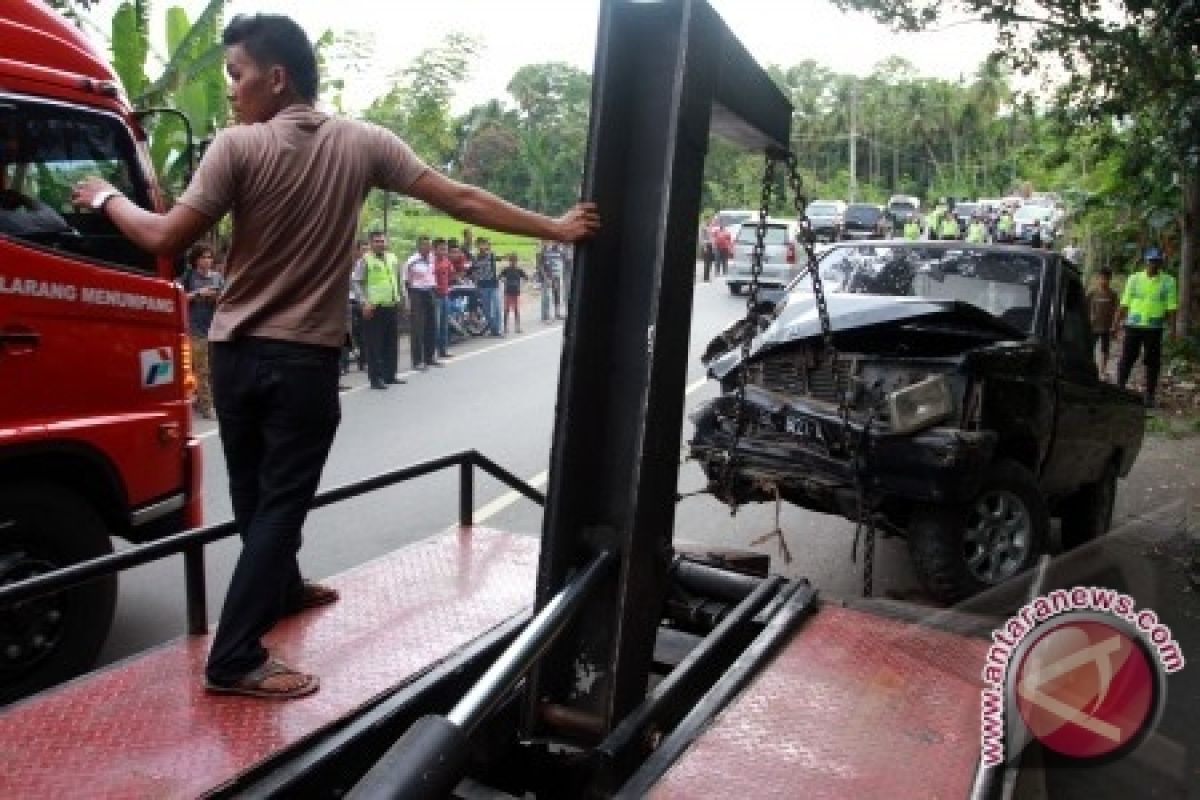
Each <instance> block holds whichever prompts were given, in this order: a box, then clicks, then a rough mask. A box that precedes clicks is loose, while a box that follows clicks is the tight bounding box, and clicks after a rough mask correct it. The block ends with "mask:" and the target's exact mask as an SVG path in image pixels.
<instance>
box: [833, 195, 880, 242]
mask: <svg viewBox="0 0 1200 800" xmlns="http://www.w3.org/2000/svg"><path fill="white" fill-rule="evenodd" d="M891 233H892V225H891V221H890V220H889V219H888V215H887V212H886V211H884V209H883V206H877V205H873V204H871V203H851V204H850V205H848V206H846V221H845V224H844V225H843V231H842V238H843V239H884V238H886V237H888V236H890V235H891Z"/></svg>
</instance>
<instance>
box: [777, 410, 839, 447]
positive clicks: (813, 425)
mask: <svg viewBox="0 0 1200 800" xmlns="http://www.w3.org/2000/svg"><path fill="white" fill-rule="evenodd" d="M780 427H782V429H783V432H784V433H787V434H791V435H792V436H795V437H796V438H798V439H802V440H804V441H806V442H810V443H812V444H815V445H818V446H820V447H821V448H822V449H828V443H827V442H826V441H825V431H824V429H823V428H822V427H821V423H819V422H817V421H816V420H815V419H811V418H809V417H802V416H800V415H798V414H787V415H785V416H784V417H783V422H782V423H781V426H780Z"/></svg>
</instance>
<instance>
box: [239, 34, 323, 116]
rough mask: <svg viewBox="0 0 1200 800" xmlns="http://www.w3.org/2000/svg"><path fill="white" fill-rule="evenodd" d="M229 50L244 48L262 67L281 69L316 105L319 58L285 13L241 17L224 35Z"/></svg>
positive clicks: (305, 37)
mask: <svg viewBox="0 0 1200 800" xmlns="http://www.w3.org/2000/svg"><path fill="white" fill-rule="evenodd" d="M221 44H223V45H224V46H225V47H233V46H234V45H241V46H242V47H243V48H245V50H246V54H247V55H249V56H250V58H252V59H254V61H255V62H257V63H258V64H260V65H262V66H280V67H283V68H284V69H285V70H287V75H288V80H289V81H290V82H291V84H292V87H293V88H294V89H295V90H296V92H297V93H298V94H299V95H300V96H301V97H303V98H304V99H305V100H306V101H308V102H309V103H313V102H316V99H317V84H318V83H319V78H318V75H317V55H316V53H315V52H314V51H313V46H312V42H310V41H309V40H308V35H307V34H305V33H304V29H303V28H301V27H300V26H299V25H297V24H296V21H295V20H293V19H292V18H291V17H285V16H283V15H282V14H254V15H247V14H238V15H237V16H236V17H234V18H233V19H231V20H230V21H229V24H228V25H226V26H225V32H224V33H223V34H222V35H221Z"/></svg>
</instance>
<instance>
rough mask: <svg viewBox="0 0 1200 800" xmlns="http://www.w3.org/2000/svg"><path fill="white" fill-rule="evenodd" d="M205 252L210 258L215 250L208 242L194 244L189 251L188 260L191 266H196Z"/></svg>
mask: <svg viewBox="0 0 1200 800" xmlns="http://www.w3.org/2000/svg"><path fill="white" fill-rule="evenodd" d="M205 253H207V254H208V257H209V258H212V257H213V256H214V255H215V251H214V250H213V249H212V248H211V247H209V246H208V245H206V244H194V245H192V249H191V250H189V251H188V255H187V262H188V266H189V267H194V266H196V262H197V261H199V260H200V259H202V258H204V255H205Z"/></svg>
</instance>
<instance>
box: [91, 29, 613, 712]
mask: <svg viewBox="0 0 1200 800" xmlns="http://www.w3.org/2000/svg"><path fill="white" fill-rule="evenodd" d="M223 44H224V46H225V60H226V70H227V72H228V74H229V78H230V93H229V94H230V104H231V106H232V108H233V110H234V113H235V115H236V116H237V119H238V121H239V122H240V123H241V124H240V125H237V126H235V127H233V128H230V129H227V130H224V131H221V132H220V133H219V134H218V135H217V137H216V138H215V139H214V140H213V143H212V145H211V147H210V148H209V149H208V152H207V153H206V154H205V157H204V159H203V161H202V162H201V164H200V167H199V169H198V170H197V172H196V175H195V178H194V179H193V180H192V183H191V185H190V186H189V187H188V188H187V190H186V191H185V192H184V194H183V196H182V197H181V198H180V199H179V202H178V203H177V204H176V205H175V206H174V207H173V208H171V210H170V211H169V212H168V213H167V214H163V215H160V214H155V213H152V212H149V211H146V210H144V209H142V208H140V207H138V206H137V205H136V204H134V203H133V202H132V201H130V200H128V199H127V198H125V197H124V196H122V195H121V194H120V193H118V192H116V191H115V190H114V189H113V187H112V186H111V185H109V184H108V183H106V182H104V181H103V180H101V179H99V178H89V179H87V180H85V181H82V182H81V183H80V184H79V185H78V186H77V187H76V190H75V193H74V195H73V200H74V202H75V203H76V204H77V205H81V206H90V207H91V208H94V209H96V210H98V211H100V212H101V213H104V214H107V215H108V216H109V217H110V219H111V220H112V221H113V222H114V224H116V226H117V227H118V228H120V230H121V231H122V232H123V233H124V234H125V235H126V236H128V237H129V238H130V239H131V240H132V241H133V242H134V243H135V244H137V245H138V246H140V247H142V248H144V249H146V250H149V251H151V252H155V253H164V254H170V253H176V252H179V251H180V250H183V249H184V248H186V247H187V246H188V245H189V244H191V243H192V242H194V241H195V240H196V239H198V238H199V237H200V236H201V235H202V234H203V233H204V232H205V231H207V230H209V229H210V228H211V227H212V226H213V225H215V224H216V223H217V221H218V220H220V219H221V218H222V217H224V216H225V214H226V213H229V212H231V211H232V213H233V244H232V248H231V250H230V252H229V257H228V261H227V264H226V275H225V278H226V284H225V289H224V292H223V293H222V295H221V297H220V300H219V302H218V305H217V311H216V315H215V317H214V320H213V325H212V329H211V332H210V340H211V342H212V344H213V346H212V362H213V363H212V369H213V393H214V399H215V401H216V411H217V418H218V420H219V424H220V430H221V443H222V446H223V448H224V452H225V461H226V466H227V469H228V471H229V491H230V496H231V499H232V501H233V508H234V516H235V518H236V520H237V523H238V528H239V530H240V532H241V536H242V542H243V547H242V553H241V556H240V557H239V559H238V563H237V566H236V568H235V569H234V574H233V577H232V579H231V581H230V584H229V590H228V592H227V594H226V597H225V604H224V607H223V608H222V611H221V619H220V623H219V625H218V627H217V632H216V635H215V637H214V639H213V644H212V649H211V651H210V653H209V658H208V666H207V670H206V673H207V674H206V677H207V686H208V688H209V689H210V690H212V691H216V692H225V693H234V694H244V695H251V696H257V697H271V698H291V697H300V696H303V695H306V694H310V693H311V692H313V691H316V689H317V688H318V685H319V683H318V680H317V677H316V676H314V675H309V674H305V673H303V672H300V671H298V670H295V669H293V668H291V667H289V666H287V665H285V664H283V663H281V662H279V661H278V660H276V659H273V658H271V657H270V655H269V653H268V652H267V651H266V649H264V648H263V646H262V644H261V642H260V641H259V639H260V637H261V636H262V635H263V634H264V633H266V632H267V631H268V630H270V628H271V627H272V626H273V625H274V624H275V623H276V622H277V621H278V620H279V619H280V618H281V617H282V616H284V615H285V614H288V613H294V612H296V611H299V610H301V609H303V608H306V607H308V606H311V605H314V604H319V603H323V602H330V601H332V600H334V599H336V594H335V593H334V592H333V591H332V590H330V589H327V588H325V587H321V586H318V585H316V584H309V583H305V582H303V581H302V580H301V578H300V570H299V566H298V564H297V561H296V554H297V552H298V551H299V549H300V530H301V527H302V526H303V523H304V519H305V516H306V515H307V512H308V508H309V505H310V504H311V502H312V498H313V496H314V495H315V493H316V489H317V484H318V482H319V480H320V476H321V470H322V468H323V467H324V464H325V459H326V456H327V455H328V453H329V448H330V445H331V444H332V442H333V436H334V432H335V431H336V430H337V426H338V423H339V421H340V418H341V412H340V409H339V407H338V391H337V383H338V357H339V348H340V347H341V346H342V341H343V336H344V334H345V325H346V303H347V293H346V278H347V274H348V273H349V270H350V253H351V252H352V247H353V242H354V235H355V226H356V224H357V222H358V214H359V210H360V209H361V207H362V202H363V198H364V197H366V194H367V191H368V190H369V189H371V188H373V187H374V188H380V189H385V190H389V191H394V192H403V193H405V194H408V195H410V196H412V197H415V198H417V199H419V200H424V201H425V202H427V203H429V204H430V205H432V206H435V207H437V208H439V209H442V210H443V211H445V212H447V213H449V214H451V215H453V216H455V217H457V218H459V219H462V220H465V221H467V222H470V223H473V224H478V225H482V226H485V227H487V228H491V229H493V230H499V231H505V232H509V233H515V234H522V235H526V236H536V237H540V238H546V239H557V240H562V241H575V240H577V239H580V238H582V237H584V236H587V235H588V234H589V233H591V232H592V231H594V230H595V229H596V228H597V227H598V225H599V218H598V216H597V214H596V211H595V208H594V206H593V205H591V204H587V203H581V204H579V205H576V206H575V207H574V208H573V209H571V210H570V211H568V212H567V213H566V214H565V215H563V216H562V217H560V218H558V219H551V218H549V217H545V216H542V215H541V214H536V213H533V212H531V211H526V210H524V209H522V208H518V207H517V206H514V205H511V204H509V203H507V202H505V201H503V200H501V199H500V198H498V197H496V196H495V195H492V194H490V193H488V192H485V191H483V190H481V189H478V188H476V187H473V186H468V185H465V184H461V183H458V182H456V181H452V180H450V179H448V178H446V177H444V176H443V175H441V174H439V173H438V172H437V171H435V170H433V169H431V168H429V167H427V166H426V165H425V164H423V163H422V162H421V161H420V160H419V159H418V158H417V157H416V155H415V154H414V153H413V151H412V150H411V148H409V147H408V145H407V144H405V143H404V142H403V141H401V140H400V139H399V138H397V137H396V136H395V135H393V134H392V133H390V132H388V131H386V130H384V129H383V128H380V127H377V126H374V125H371V124H368V123H364V122H360V121H357V120H349V119H341V118H335V117H330V116H328V115H326V114H323V113H320V112H318V111H317V110H315V109H314V108H313V104H314V102H315V100H316V94H317V86H318V71H317V61H316V58H315V55H314V53H313V48H312V44H311V43H310V42H309V40H308V37H307V36H306V35H305V34H304V31H303V30H302V29H301V28H300V26H299V25H297V24H296V23H295V22H294V21H292V20H291V19H290V18H288V17H285V16H281V15H270V14H258V15H254V16H244V15H242V16H237V17H235V18H234V19H233V20H232V21H231V22H230V23H229V25H228V26H227V27H226V29H225V32H224V35H223Z"/></svg>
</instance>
